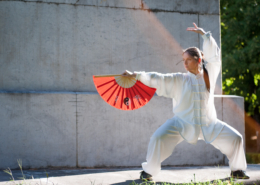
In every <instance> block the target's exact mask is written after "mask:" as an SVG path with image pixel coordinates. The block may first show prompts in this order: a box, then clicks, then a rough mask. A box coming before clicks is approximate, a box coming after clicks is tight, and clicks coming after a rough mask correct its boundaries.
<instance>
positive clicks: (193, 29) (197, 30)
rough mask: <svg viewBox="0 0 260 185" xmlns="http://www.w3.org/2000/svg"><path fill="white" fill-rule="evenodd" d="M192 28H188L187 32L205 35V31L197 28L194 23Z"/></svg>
mask: <svg viewBox="0 0 260 185" xmlns="http://www.w3.org/2000/svg"><path fill="white" fill-rule="evenodd" d="M193 25H194V27H188V28H187V31H193V32H195V33H199V34H201V35H204V34H205V31H204V30H203V28H199V27H198V26H197V25H196V24H195V23H193Z"/></svg>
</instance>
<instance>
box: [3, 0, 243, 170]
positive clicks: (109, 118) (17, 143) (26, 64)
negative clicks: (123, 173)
mask: <svg viewBox="0 0 260 185" xmlns="http://www.w3.org/2000/svg"><path fill="white" fill-rule="evenodd" d="M219 21H220V19H219V1H218V0H211V1H208V0H200V1H195V0H183V1H177V0H161V1H156V0H133V1H132V0H131V1H128V0H106V1H104V0H42V1H37V0H14V1H12V0H10V1H9V0H8V1H7V0H6V1H5V0H3V1H0V24H1V26H0V42H1V45H0V50H1V51H2V52H1V55H0V62H1V64H2V65H1V68H0V91H2V93H0V103H1V107H0V126H1V129H0V140H1V141H2V142H0V168H1V169H6V168H7V167H10V168H17V167H18V165H17V161H16V160H17V159H19V158H20V159H22V160H23V166H24V167H25V168H41V167H48V166H54V167H64V166H67V167H97V166H139V165H140V163H141V162H143V161H144V160H145V155H146V150H147V145H148V142H149V139H150V136H151V135H152V133H153V132H154V131H155V130H156V129H157V128H158V127H159V126H160V125H161V124H163V123H164V122H165V121H166V120H167V119H169V118H171V117H172V116H173V114H172V112H171V110H172V108H171V106H172V102H171V100H170V99H165V98H161V97H157V96H156V97H154V98H153V99H152V100H151V102H150V103H149V104H148V105H146V106H144V107H143V108H141V109H139V110H136V111H130V112H125V111H119V110H116V109H114V108H112V107H110V106H109V105H107V104H106V103H105V102H104V101H103V100H102V99H101V98H100V96H99V95H97V94H96V93H95V92H96V89H95V87H94V84H93V82H92V75H95V74H109V73H121V72H123V71H124V70H125V69H128V70H131V71H134V70H135V71H138V70H140V71H141V70H142V71H158V72H162V73H165V72H184V71H185V70H184V67H183V65H182V62H181V60H182V59H181V53H182V52H181V51H182V49H183V48H186V47H189V46H197V47H199V46H200V47H201V46H202V42H203V41H202V39H201V38H200V36H199V35H198V34H195V33H191V32H187V31H185V30H186V28H187V27H189V26H192V22H196V23H197V24H198V26H201V27H203V28H204V29H205V30H206V31H208V30H210V31H211V32H212V34H213V37H214V38H215V39H216V41H217V43H218V44H219V45H220V22H219ZM17 91H18V92H20V93H18V92H17ZM21 91H22V92H24V93H21ZM28 91H34V93H26V92H28ZM42 91H44V92H45V93H43V92H42ZM62 92H67V93H62ZM73 92H77V93H73ZM80 92H83V93H80ZM216 93H217V94H221V93H222V91H221V75H220V76H219V78H218V82H217V88H216ZM215 102H216V108H217V112H218V117H219V118H220V119H222V120H224V121H227V122H228V123H229V124H230V125H232V126H234V127H235V128H237V129H238V130H239V131H240V133H241V134H242V135H244V119H242V117H243V114H242V113H241V111H240V112H239V111H238V112H239V114H241V115H242V117H241V119H239V118H238V117H237V118H236V119H231V118H233V115H234V114H235V113H236V114H237V110H240V109H241V110H243V99H242V98H239V97H222V96H219V97H216V98H215ZM230 102H231V103H230ZM234 102H235V103H234ZM232 106H233V107H232ZM158 107H160V108H158ZM226 110H227V111H226ZM3 141H4V142H3ZM190 151H192V152H190ZM202 151H203V152H202ZM180 156H181V158H180ZM177 158H178V160H176V159H177ZM223 163H225V164H227V161H226V159H225V157H224V156H223V154H221V153H220V152H219V151H218V150H216V149H214V148H213V147H212V146H211V145H206V144H205V143H204V141H199V142H198V144H197V145H196V146H193V145H190V144H187V143H185V142H182V143H181V144H180V145H178V146H177V147H176V150H175V151H174V153H173V155H172V156H171V157H170V158H168V159H167V160H166V161H165V162H163V164H164V165H209V164H223Z"/></svg>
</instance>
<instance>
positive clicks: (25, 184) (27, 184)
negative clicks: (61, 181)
mask: <svg viewBox="0 0 260 185" xmlns="http://www.w3.org/2000/svg"><path fill="white" fill-rule="evenodd" d="M17 162H18V166H19V168H20V170H21V174H22V177H21V178H20V181H16V180H15V179H14V176H13V173H12V171H11V169H10V168H7V169H6V170H3V171H4V172H5V173H7V174H8V175H10V176H11V180H10V181H13V184H14V185H31V183H32V182H26V180H32V179H34V178H33V176H32V177H31V178H30V179H27V178H26V176H25V175H24V173H23V167H22V160H21V159H18V160H17ZM46 177H47V182H46V183H44V184H47V185H54V183H53V182H49V180H48V178H49V175H48V173H47V172H46ZM33 183H34V185H43V183H42V182H41V180H39V182H33Z"/></svg>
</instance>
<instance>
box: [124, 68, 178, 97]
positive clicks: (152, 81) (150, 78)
mask: <svg viewBox="0 0 260 185" xmlns="http://www.w3.org/2000/svg"><path fill="white" fill-rule="evenodd" d="M122 75H125V76H132V77H136V79H137V80H139V81H141V82H142V83H143V84H145V85H147V86H149V87H153V88H156V93H157V95H158V96H165V97H168V98H176V96H177V94H178V92H179V91H180V90H181V89H182V83H183V74H182V73H167V74H161V73H157V72H144V71H140V72H136V71H135V72H134V73H132V72H130V71H125V72H124V73H123V74H122Z"/></svg>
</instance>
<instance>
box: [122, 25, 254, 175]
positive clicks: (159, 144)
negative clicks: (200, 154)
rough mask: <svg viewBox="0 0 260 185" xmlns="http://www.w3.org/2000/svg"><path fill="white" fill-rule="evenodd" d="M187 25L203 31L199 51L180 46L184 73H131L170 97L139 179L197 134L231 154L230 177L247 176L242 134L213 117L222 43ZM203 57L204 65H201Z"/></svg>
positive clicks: (155, 171) (229, 155)
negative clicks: (169, 110)
mask: <svg viewBox="0 0 260 185" xmlns="http://www.w3.org/2000/svg"><path fill="white" fill-rule="evenodd" d="M193 24H194V27H190V28H187V30H188V31H192V32H195V33H199V34H201V35H202V38H203V40H204V42H203V53H202V52H201V51H200V50H199V49H198V48H196V47H190V48H187V49H185V50H184V51H183V54H182V58H183V63H184V67H185V69H186V70H187V73H168V74H161V73H157V72H134V73H131V72H129V71H125V72H124V73H123V75H126V76H134V77H135V78H136V79H137V80H140V81H141V82H142V83H144V84H145V85H147V86H149V87H154V88H156V93H157V95H158V96H165V97H168V98H172V99H173V112H174V116H173V118H171V119H168V120H167V121H166V122H165V123H164V124H163V125H161V126H160V127H159V128H158V129H157V130H156V131H155V133H154V134H153V135H152V137H151V139H150V142H149V145H148V151H147V156H146V160H147V162H144V163H142V167H143V171H142V172H141V176H140V178H141V179H147V180H151V179H152V176H155V175H156V174H158V173H159V172H160V170H161V162H162V161H164V160H165V159H166V158H168V157H169V156H170V155H171V154H172V152H173V150H174V148H175V147H176V145H177V144H178V143H180V142H181V141H183V140H186V141H187V142H188V143H191V144H196V143H197V140H198V138H200V139H203V140H204V141H205V142H206V143H210V144H212V145H213V146H214V147H215V148H217V149H219V150H220V151H221V152H222V153H223V154H225V155H226V156H227V158H228V159H229V166H230V169H231V177H233V178H245V179H249V176H248V175H247V174H246V172H245V170H246V168H247V163H246V159H245V153H244V149H243V138H242V136H241V134H240V133H239V132H238V131H237V130H236V129H234V128H232V127H231V126H229V125H228V124H227V123H225V122H223V121H220V120H219V119H217V115H216V110H215V106H214V89H215V84H216V80H217V77H218V74H219V71H220V66H221V56H220V49H219V48H218V46H217V44H216V41H215V40H214V38H213V37H212V36H211V33H210V32H205V31H204V30H203V29H202V28H199V27H197V25H196V24H195V23H193ZM206 63H207V65H205V64H206Z"/></svg>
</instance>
